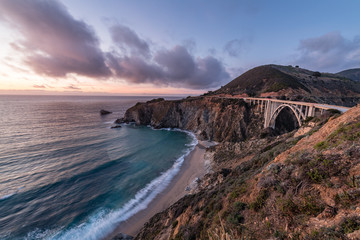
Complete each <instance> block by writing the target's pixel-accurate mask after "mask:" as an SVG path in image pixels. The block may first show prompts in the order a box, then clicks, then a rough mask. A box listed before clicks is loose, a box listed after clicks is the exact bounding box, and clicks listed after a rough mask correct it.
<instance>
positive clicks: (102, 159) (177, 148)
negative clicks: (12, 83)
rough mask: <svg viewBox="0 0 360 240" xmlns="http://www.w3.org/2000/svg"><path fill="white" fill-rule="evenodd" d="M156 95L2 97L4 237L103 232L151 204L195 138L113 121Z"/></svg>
mask: <svg viewBox="0 0 360 240" xmlns="http://www.w3.org/2000/svg"><path fill="white" fill-rule="evenodd" d="M151 98H152V97H150V98H149V97H148V98H145V97H144V98H139V97H68V96H66V97H64V96H51V97H50V96H0V113H1V114H0V239H64V240H65V239H66V240H67V239H102V237H104V236H105V235H106V234H108V233H110V232H111V231H112V230H113V229H114V228H115V227H116V226H118V225H119V224H121V222H122V221H124V220H126V219H128V218H129V217H130V216H132V215H134V214H135V213H136V212H138V211H140V210H141V209H144V208H146V206H147V205H148V204H149V203H150V202H151V200H153V199H154V197H155V196H156V195H157V194H158V193H160V192H161V191H162V190H164V188H165V187H166V186H167V184H168V183H169V182H170V181H171V179H172V178H173V177H174V176H175V175H176V174H177V172H178V171H179V168H180V166H181V164H182V162H183V160H184V156H185V155H187V154H188V153H189V152H190V151H191V150H192V149H193V148H194V146H195V144H196V139H195V138H194V136H193V135H191V134H190V133H186V132H183V131H179V130H169V129H163V130H153V129H151V128H150V127H146V126H135V125H133V124H129V125H123V127H122V128H118V129H111V128H110V126H112V125H113V121H114V120H115V119H116V118H118V117H121V116H123V114H124V112H125V110H126V109H127V108H129V107H130V106H132V105H134V104H135V103H136V102H138V101H146V100H149V99H151ZM100 109H106V110H110V111H113V114H110V115H106V116H100V114H99V110H100Z"/></svg>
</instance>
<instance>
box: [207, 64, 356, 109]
mask: <svg viewBox="0 0 360 240" xmlns="http://www.w3.org/2000/svg"><path fill="white" fill-rule="evenodd" d="M205 95H222V96H228V95H232V96H234V95H237V96H248V97H249V96H250V97H271V98H278V99H283V100H292V101H305V102H317V103H328V104H333V105H342V106H349V107H351V106H355V105H356V104H357V102H358V101H359V100H360V82H357V81H354V80H351V79H348V78H346V77H344V76H340V75H338V74H331V73H320V72H317V71H310V70H307V69H302V68H299V67H297V66H296V67H293V66H282V65H274V64H269V65H263V66H259V67H255V68H253V69H250V70H249V71H247V72H245V73H243V74H242V75H240V76H239V77H237V78H235V79H234V80H232V81H230V82H229V83H228V84H226V85H224V86H222V87H221V88H220V89H218V90H215V91H212V92H208V93H206V94H205Z"/></svg>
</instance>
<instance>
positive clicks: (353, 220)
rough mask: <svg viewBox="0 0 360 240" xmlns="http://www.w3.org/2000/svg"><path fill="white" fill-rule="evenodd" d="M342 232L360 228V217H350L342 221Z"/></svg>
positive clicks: (346, 232) (350, 231)
mask: <svg viewBox="0 0 360 240" xmlns="http://www.w3.org/2000/svg"><path fill="white" fill-rule="evenodd" d="M340 229H341V232H342V233H345V234H348V233H352V232H354V231H356V230H359V229H360V217H350V218H346V219H344V220H343V221H342V222H341V223H340Z"/></svg>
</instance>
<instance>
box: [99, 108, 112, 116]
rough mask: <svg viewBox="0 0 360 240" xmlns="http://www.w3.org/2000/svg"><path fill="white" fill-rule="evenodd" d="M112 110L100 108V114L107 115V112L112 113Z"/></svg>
mask: <svg viewBox="0 0 360 240" xmlns="http://www.w3.org/2000/svg"><path fill="white" fill-rule="evenodd" d="M111 113H112V112H110V111H107V110H104V109H101V110H100V115H107V114H111Z"/></svg>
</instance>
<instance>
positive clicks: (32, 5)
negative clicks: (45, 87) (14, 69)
mask: <svg viewBox="0 0 360 240" xmlns="http://www.w3.org/2000/svg"><path fill="white" fill-rule="evenodd" d="M0 15H2V16H3V19H4V20H5V21H6V22H8V23H10V24H11V25H12V26H13V27H14V28H15V29H16V30H18V31H19V32H20V33H21V34H22V36H23V40H19V41H17V42H16V43H13V44H12V46H13V48H14V49H15V50H18V51H22V52H23V53H24V58H25V62H26V64H27V65H29V66H30V67H31V68H32V69H33V70H34V71H35V72H36V73H38V74H44V75H49V76H55V77H64V76H66V74H68V73H76V74H79V75H84V76H89V77H108V76H110V74H111V72H110V70H109V68H108V67H107V66H106V65H105V58H104V56H103V53H102V51H101V50H100V48H99V42H98V39H97V37H96V35H95V33H94V32H93V30H92V28H91V27H90V26H89V25H87V24H86V23H85V22H83V21H79V20H76V19H74V18H73V17H72V16H71V15H70V14H69V12H68V11H67V9H66V8H65V7H64V6H63V5H62V4H60V3H59V2H58V1H54V0H52V1H50V0H32V1H28V0H2V1H1V8H0Z"/></svg>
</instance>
